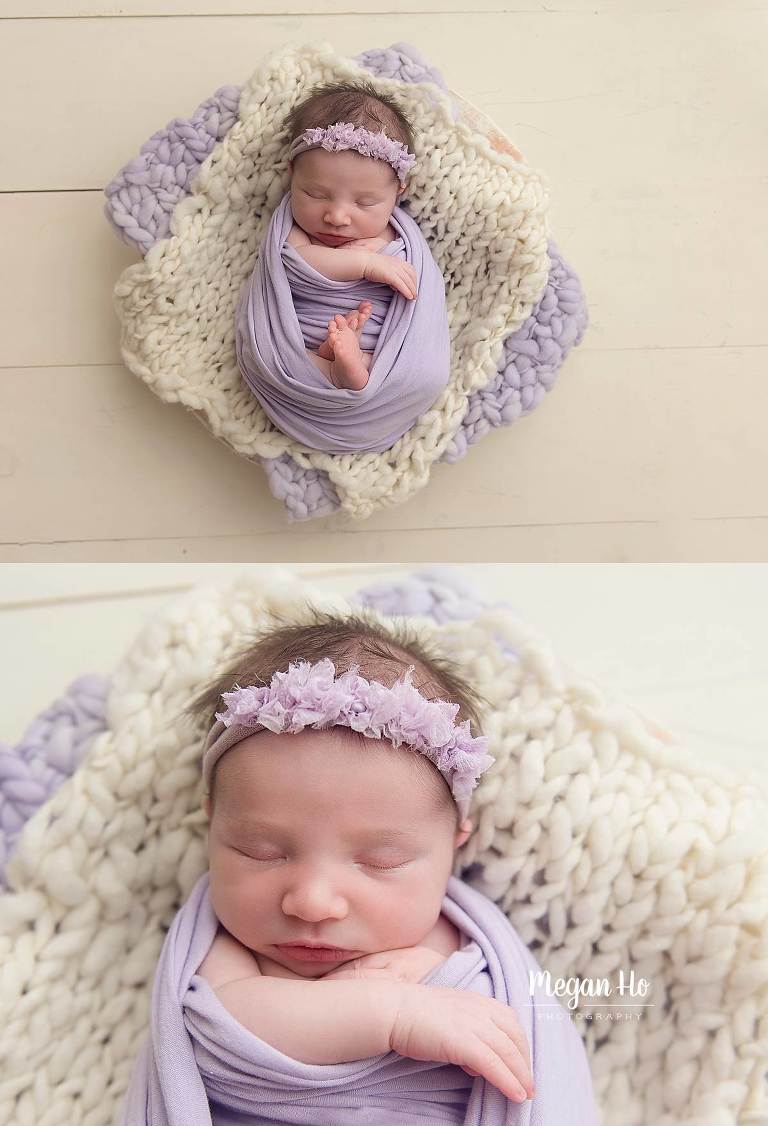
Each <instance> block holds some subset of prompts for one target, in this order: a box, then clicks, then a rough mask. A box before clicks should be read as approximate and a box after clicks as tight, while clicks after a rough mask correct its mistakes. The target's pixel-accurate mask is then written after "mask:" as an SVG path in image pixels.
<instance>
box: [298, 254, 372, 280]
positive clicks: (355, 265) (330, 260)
mask: <svg viewBox="0 0 768 1126" xmlns="http://www.w3.org/2000/svg"><path fill="white" fill-rule="evenodd" d="M342 249H343V248H342V247H336V246H311V245H309V246H297V247H296V250H297V252H298V253H299V254H300V255H301V257H302V258H303V259H304V261H305V262H309V264H310V266H312V267H313V268H314V269H315V270H317V271H318V273H320V274H322V275H323V277H326V278H330V280H331V281H357V280H358V279H359V278H363V277H365V267H366V264H367V262H368V259H369V258H370V257H371V254H372V252H371V251H370V250H345V251H344V253H343V254H341V253H340V251H341V250H342Z"/></svg>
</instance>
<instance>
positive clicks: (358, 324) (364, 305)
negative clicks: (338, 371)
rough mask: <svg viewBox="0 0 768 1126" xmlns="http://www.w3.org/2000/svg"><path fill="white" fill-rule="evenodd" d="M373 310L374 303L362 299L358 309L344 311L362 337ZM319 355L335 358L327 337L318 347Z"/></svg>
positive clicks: (358, 336) (354, 330) (351, 326)
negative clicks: (348, 311) (349, 311)
mask: <svg viewBox="0 0 768 1126" xmlns="http://www.w3.org/2000/svg"><path fill="white" fill-rule="evenodd" d="M372 312H373V305H371V303H370V301H361V302H360V304H359V305H358V307H357V309H353V310H352V312H351V313H344V314H343V316H344V319H345V320H346V322H347V324H348V325H349V327H350V328H351V329H352V331H353V332H354V333H356V335H357V339H358V340H359V339H360V336H361V335H362V331H363V326H364V324H365V322H366V321H367V320H368V318H369V317H370V315H371V313H372ZM317 354H318V356H322V357H323V359H324V360H332V359H333V349H332V348H331V345H330V341H329V340H328V339H325V340H324V341H323V343H322V344H321V345H320V347H319V348H318V349H317Z"/></svg>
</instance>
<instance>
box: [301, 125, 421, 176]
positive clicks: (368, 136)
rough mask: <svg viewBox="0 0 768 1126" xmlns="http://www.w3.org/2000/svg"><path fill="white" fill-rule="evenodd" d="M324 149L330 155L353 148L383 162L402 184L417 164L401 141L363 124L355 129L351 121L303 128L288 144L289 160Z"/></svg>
mask: <svg viewBox="0 0 768 1126" xmlns="http://www.w3.org/2000/svg"><path fill="white" fill-rule="evenodd" d="M316 148H324V149H327V150H328V151H329V152H337V151H338V150H339V149H355V150H356V151H357V152H359V153H362V155H363V156H372V157H375V159H376V160H386V162H387V164H391V165H392V167H393V168H394V170H395V173H396V175H397V178H398V180H399V181H400V183H401V184H402V183H404V182H405V180H406V178H407V176H408V173H409V172H410V170H411V168H413V166H414V164H415V163H416V154H415V153H412V152H409V151H408V149H407V148H406V146H405V145H404V144H402V143H401V142H400V141H394V140H393V139H392V138H391V137H388V136H387V134H386V133H384V132H381V133H372V132H371V131H370V130H368V129H364V128H363V127H362V125H360V126H358V127H355V125H354V124H353V123H352V122H351V121H337V122H335V123H334V124H333V125H328V126H326V127H325V128H323V129H305V130H304V132H303V133H302V134H301V135H300V136H298V137H297V138H296V139H295V140H294V141H293V142H292V144H291V147H290V149H289V150H288V159H289V160H293V159H294V157H297V156H299V155H300V154H301V153H303V152H306V151H307V149H316Z"/></svg>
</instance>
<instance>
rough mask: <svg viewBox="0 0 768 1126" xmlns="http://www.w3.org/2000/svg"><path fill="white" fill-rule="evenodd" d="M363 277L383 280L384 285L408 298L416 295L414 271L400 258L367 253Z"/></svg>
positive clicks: (374, 280) (368, 279)
mask: <svg viewBox="0 0 768 1126" xmlns="http://www.w3.org/2000/svg"><path fill="white" fill-rule="evenodd" d="M363 277H364V278H366V280H367V281H373V282H383V284H384V285H389V286H391V287H392V289H397V290H399V291H400V293H402V294H403V296H404V297H407V298H408V299H409V300H413V299H414V298H415V297H416V271H415V270H414V268H413V266H411V265H410V263H409V262H403V261H402V260H401V259H400V258H392V257H390V256H389V255H386V254H371V255H369V257H368V259H367V261H366V263H365V269H364V271H363Z"/></svg>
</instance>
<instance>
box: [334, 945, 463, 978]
mask: <svg viewBox="0 0 768 1126" xmlns="http://www.w3.org/2000/svg"><path fill="white" fill-rule="evenodd" d="M444 961H445V956H444V955H443V954H439V953H438V952H437V950H430V949H429V947H427V946H404V947H402V948H401V949H398V950H380V951H379V952H378V953H376V954H364V955H363V956H362V958H355V959H354V960H353V961H352V962H349V963H347V964H346V965H344V966H341V967H340V968H339V969H338V970H332V971H331V973H328V974H326V975H325V977H324V978H323V980H324V981H327V980H328V979H329V978H336V979H338V978H377V979H379V980H382V979H385V980H386V979H388V980H391V981H407V982H414V983H416V982H419V981H421V980H422V979H423V978H425V977H426V976H427V974H428V973H430V972H431V971H432V970H433V969H434V968H435V966H439V965H440V964H441V963H442V962H444Z"/></svg>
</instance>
